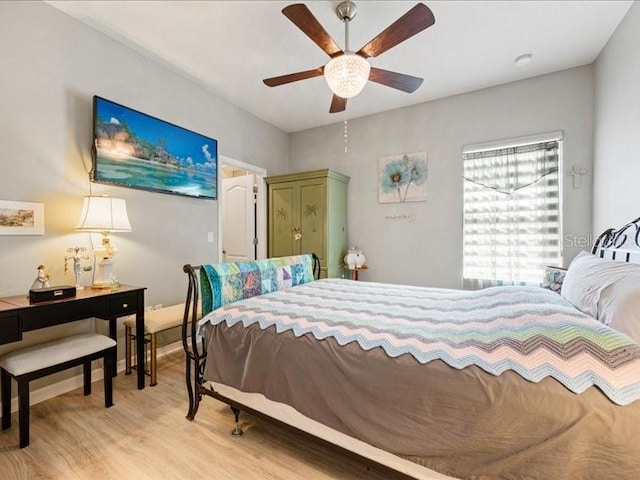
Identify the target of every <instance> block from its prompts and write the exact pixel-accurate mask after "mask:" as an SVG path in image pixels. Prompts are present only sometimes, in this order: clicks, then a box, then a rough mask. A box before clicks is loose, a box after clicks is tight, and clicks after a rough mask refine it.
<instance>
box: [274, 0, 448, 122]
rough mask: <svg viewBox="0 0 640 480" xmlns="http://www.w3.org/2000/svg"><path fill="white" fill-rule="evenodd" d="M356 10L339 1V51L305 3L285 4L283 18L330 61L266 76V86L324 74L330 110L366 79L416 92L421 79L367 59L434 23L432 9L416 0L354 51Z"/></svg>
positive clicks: (337, 109) (337, 107) (342, 103)
mask: <svg viewBox="0 0 640 480" xmlns="http://www.w3.org/2000/svg"><path fill="white" fill-rule="evenodd" d="M357 11H358V9H357V7H356V5H355V4H354V3H353V2H342V3H340V4H339V5H338V6H337V7H336V14H337V15H338V18H339V19H340V20H342V21H343V22H344V30H345V33H344V36H345V42H344V43H345V45H344V50H341V49H340V47H339V46H338V45H337V44H336V42H335V41H334V40H333V38H331V36H330V35H329V34H328V33H327V32H326V31H325V29H324V28H323V27H322V25H320V23H319V22H318V20H316V18H315V17H314V16H313V14H312V13H311V11H310V10H309V8H307V6H306V5H305V4H303V3H296V4H294V5H289V6H287V7H285V8H284V9H283V10H282V13H283V14H284V15H285V17H287V18H288V19H289V20H291V21H292V22H293V23H294V24H295V25H296V26H297V27H298V28H299V29H300V30H302V31H303V33H304V34H305V35H307V36H308V37H309V38H310V39H311V40H313V41H314V42H315V44H316V45H318V46H319V47H320V48H321V49H322V50H323V51H324V52H325V53H326V54H327V55H329V56H330V57H331V60H329V62H328V63H327V64H326V65H324V66H322V67H318V68H314V69H313V70H306V71H304V72H296V73H290V74H288V75H280V76H278V77H272V78H266V79H264V80H263V81H264V83H265V84H266V85H268V86H269V87H276V86H278V85H284V84H287V83H292V82H297V81H298V80H305V79H307V78H314V77H319V76H320V75H324V76H325V79H326V80H327V83H328V84H329V88H330V89H331V91H332V92H333V99H332V100H331V108H330V109H329V113H336V112H342V111H343V110H344V109H345V108H346V106H347V98H351V97H353V96H355V95H357V94H358V93H360V91H361V90H362V89H363V88H364V86H365V84H366V83H367V81H368V80H370V81H372V82H376V83H379V84H381V85H386V86H388V87H391V88H395V89H398V90H402V91H403V92H407V93H413V92H415V91H416V90H417V89H418V87H419V86H420V85H422V78H419V77H412V76H411V75H405V74H403V73H397V72H391V71H389V70H382V69H381V68H376V67H371V65H370V64H369V62H368V61H367V58H369V57H377V56H378V55H380V54H382V53H384V52H386V51H387V50H389V49H391V48H392V47H395V46H396V45H398V44H399V43H401V42H404V41H405V40H407V39H408V38H411V37H413V36H414V35H416V34H417V33H419V32H421V31H422V30H424V29H426V28H428V27H430V26H431V25H433V24H434V23H435V21H436V20H435V17H434V16H433V12H432V11H431V10H430V9H429V7H427V6H426V5H424V4H423V3H418V4H417V5H416V6H414V7H413V8H411V9H410V10H409V11H408V12H407V13H405V14H404V15H403V16H402V17H400V18H399V19H398V20H396V21H395V22H394V23H392V24H391V25H389V26H388V27H387V28H386V29H385V30H383V31H382V32H381V33H379V34H378V35H377V36H376V37H374V38H373V39H372V40H371V41H369V43H367V44H366V45H365V46H364V47H362V48H361V49H360V50H358V51H357V52H355V53H354V52H352V51H350V50H349V22H350V21H351V20H353V18H354V17H355V16H356V13H357Z"/></svg>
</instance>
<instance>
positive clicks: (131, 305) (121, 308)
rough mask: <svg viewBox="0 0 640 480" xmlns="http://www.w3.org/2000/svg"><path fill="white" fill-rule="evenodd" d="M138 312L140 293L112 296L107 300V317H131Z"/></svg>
mask: <svg viewBox="0 0 640 480" xmlns="http://www.w3.org/2000/svg"><path fill="white" fill-rule="evenodd" d="M137 310H138V292H127V293H122V294H119V295H112V296H110V297H109V298H108V299H107V315H108V316H109V317H121V316H122V315H130V314H132V313H136V311H137Z"/></svg>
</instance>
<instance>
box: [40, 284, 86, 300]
mask: <svg viewBox="0 0 640 480" xmlns="http://www.w3.org/2000/svg"><path fill="white" fill-rule="evenodd" d="M75 296H76V287H72V286H70V285H60V286H57V287H46V288H33V289H31V290H29V302H30V303H39V302H50V301H51V300H60V299H62V298H71V297H75Z"/></svg>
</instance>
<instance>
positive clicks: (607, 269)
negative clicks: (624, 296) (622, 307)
mask: <svg viewBox="0 0 640 480" xmlns="http://www.w3.org/2000/svg"><path fill="white" fill-rule="evenodd" d="M636 278H640V265H639V264H633V263H627V262H621V261H614V260H604V259H602V258H600V257H598V256H596V255H592V254H591V253H588V252H580V253H579V254H578V255H577V256H576V257H575V258H574V259H573V261H572V262H571V264H570V265H569V268H568V269H567V274H566V275H565V277H564V281H563V282H562V289H561V292H560V294H561V295H562V296H563V297H564V298H565V299H566V300H568V301H569V302H571V303H572V304H573V305H574V306H575V307H576V308H578V309H579V310H582V311H583V312H584V313H586V314H587V315H590V316H591V317H593V318H599V317H601V316H602V315H605V316H606V317H607V318H608V319H609V318H612V317H611V315H612V314H611V313H610V312H605V313H603V314H601V313H599V312H598V302H599V301H600V297H601V294H602V292H603V290H605V289H606V288H607V287H609V286H611V285H613V284H614V283H616V282H619V281H623V282H626V283H628V284H630V285H633V284H634V283H635V281H636ZM625 279H627V280H625ZM639 286H640V285H639ZM626 288H627V287H625V288H624V289H623V288H622V287H620V291H619V293H620V292H622V291H623V290H625V289H626ZM615 290H618V289H617V288H616V289H612V293H611V294H610V295H611V300H609V299H607V300H606V301H605V302H603V304H602V308H603V309H604V310H607V309H608V308H613V305H614V304H616V305H617V303H618V299H619V297H618V295H616V292H615ZM614 299H615V301H614ZM605 304H606V306H605ZM609 321H612V320H609Z"/></svg>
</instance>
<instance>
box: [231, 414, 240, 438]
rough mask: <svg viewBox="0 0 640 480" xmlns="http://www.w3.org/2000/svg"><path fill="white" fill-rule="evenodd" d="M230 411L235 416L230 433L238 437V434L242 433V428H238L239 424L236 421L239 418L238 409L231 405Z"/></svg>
mask: <svg viewBox="0 0 640 480" xmlns="http://www.w3.org/2000/svg"><path fill="white" fill-rule="evenodd" d="M231 411H232V412H233V414H234V415H235V417H236V420H235V425H234V427H233V430H231V435H233V436H235V437H239V436H240V435H242V429H241V428H240V424H239V423H238V421H239V419H240V410H238V409H237V408H235V407H231Z"/></svg>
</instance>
